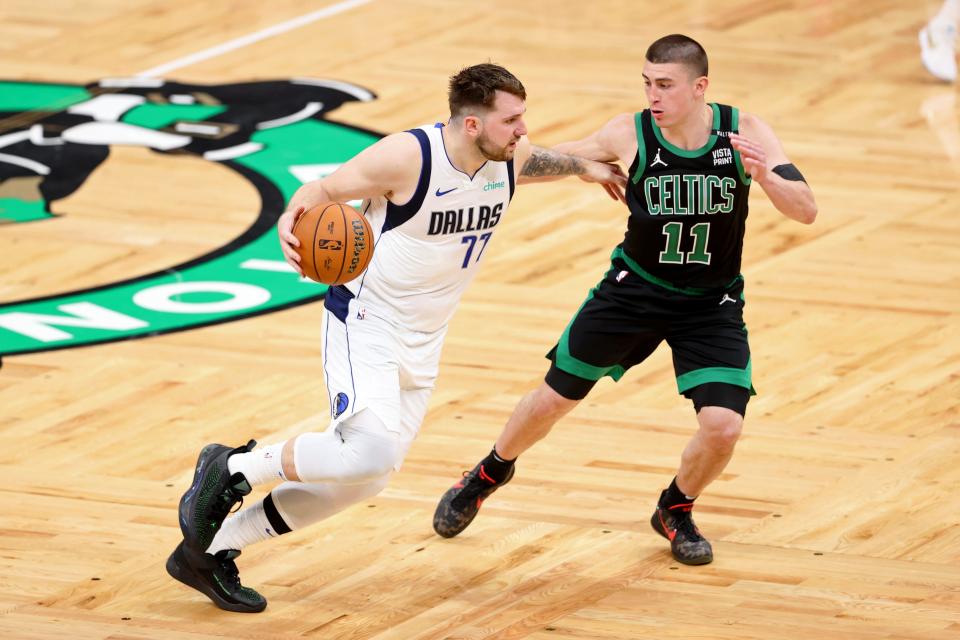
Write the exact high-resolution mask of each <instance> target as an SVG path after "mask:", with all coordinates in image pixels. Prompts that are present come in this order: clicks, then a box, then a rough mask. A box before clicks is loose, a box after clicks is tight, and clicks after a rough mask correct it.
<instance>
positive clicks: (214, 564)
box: [167, 542, 267, 613]
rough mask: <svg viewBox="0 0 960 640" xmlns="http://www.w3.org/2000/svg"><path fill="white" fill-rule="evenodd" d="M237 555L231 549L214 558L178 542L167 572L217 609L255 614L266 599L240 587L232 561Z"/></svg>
mask: <svg viewBox="0 0 960 640" xmlns="http://www.w3.org/2000/svg"><path fill="white" fill-rule="evenodd" d="M239 555H240V552H239V551H236V550H234V549H224V550H223V551H217V553H216V555H210V554H209V553H198V552H196V551H192V550H190V548H189V547H187V546H186V545H185V544H184V543H183V542H181V543H180V544H178V545H177V548H176V549H174V550H173V553H171V554H170V557H169V558H167V573H169V574H170V575H171V576H173V577H174V578H176V579H177V580H179V581H180V582H182V583H183V584H185V585H187V586H188V587H193V588H194V589H196V590H197V591H199V592H200V593H202V594H204V595H205V596H207V597H208V598H210V599H211V600H213V604H215V605H217V606H218V607H220V608H221V609H226V610H227V611H238V612H240V613H258V612H260V611H263V610H264V609H266V608H267V599H266V598H264V597H263V596H262V595H260V594H259V593H257V592H256V591H254V590H253V589H251V588H250V587H245V586H243V585H242V584H240V572H239V571H238V570H237V565H236V563H235V562H234V561H233V560H234V558H236V557H237V556H239Z"/></svg>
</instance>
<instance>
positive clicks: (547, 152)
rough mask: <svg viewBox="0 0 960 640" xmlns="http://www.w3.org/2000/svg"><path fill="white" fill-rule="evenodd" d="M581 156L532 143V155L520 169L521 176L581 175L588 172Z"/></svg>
mask: <svg viewBox="0 0 960 640" xmlns="http://www.w3.org/2000/svg"><path fill="white" fill-rule="evenodd" d="M586 171H587V170H586V168H585V167H584V166H583V162H581V160H580V158H576V157H574V156H568V155H567V154H565V153H559V152H557V151H553V150H551V149H544V148H543V147H538V146H536V145H532V146H531V148H530V157H529V158H527V161H526V162H525V163H524V165H523V168H522V169H521V170H520V175H521V176H529V177H531V178H536V177H540V176H579V175H582V174H584V173H586Z"/></svg>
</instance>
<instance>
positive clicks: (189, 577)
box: [166, 547, 267, 613]
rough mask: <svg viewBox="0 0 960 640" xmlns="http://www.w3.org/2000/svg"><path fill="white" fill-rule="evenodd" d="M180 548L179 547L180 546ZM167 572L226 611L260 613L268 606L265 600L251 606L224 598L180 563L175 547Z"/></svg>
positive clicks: (169, 559) (168, 561)
mask: <svg viewBox="0 0 960 640" xmlns="http://www.w3.org/2000/svg"><path fill="white" fill-rule="evenodd" d="M178 548H179V547H178ZM166 566H167V573H169V574H170V577H171V578H173V579H174V580H177V581H179V582H182V583H183V584H185V585H187V586H188V587H190V588H191V589H195V590H197V591H199V592H200V593H202V594H203V595H205V596H207V597H208V598H210V600H211V601H212V602H213V604H215V605H217V606H218V607H220V608H221V609H223V610H224V611H233V612H236V613H260V612H261V611H263V610H264V609H266V608H267V603H266V602H264V603H263V606H262V607H250V606H247V605H243V604H238V603H236V602H230V601H228V600H224V599H223V597H222V596H221V595H220V594H219V593H217V592H216V591H215V590H213V589H212V588H211V587H210V585H208V584H207V583H206V582H203V581H202V580H199V579H197V576H196V575H195V574H194V573H193V571H191V570H190V569H189V568H186V567H183V566H181V565H180V562H179V561H178V560H177V550H176V549H174V551H173V553H171V554H170V557H169V558H167V565H166Z"/></svg>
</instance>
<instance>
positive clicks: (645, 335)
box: [547, 247, 755, 415]
mask: <svg viewBox="0 0 960 640" xmlns="http://www.w3.org/2000/svg"><path fill="white" fill-rule="evenodd" d="M628 260H629V259H628V258H627V257H626V256H625V255H624V254H623V251H622V249H620V248H619V247H618V248H617V249H616V250H615V251H614V252H613V255H612V256H611V266H610V270H609V271H607V273H606V275H605V276H604V278H603V280H601V281H600V283H599V284H598V285H597V286H596V287H594V288H593V289H591V290H590V293H589V295H588V296H587V299H586V300H585V301H584V303H583V304H582V305H581V307H580V309H579V310H578V311H577V313H576V314H575V315H574V317H573V319H572V320H571V321H570V323H569V324H568V325H567V328H566V329H565V330H564V332H563V335H561V336H560V340H559V341H558V342H557V344H556V346H555V347H554V348H553V349H552V350H551V351H550V353H548V354H547V357H548V358H550V359H551V360H552V361H553V365H552V366H551V368H550V371H549V373H548V374H547V384H549V385H550V386H551V387H552V388H553V389H554V390H555V391H556V392H557V393H559V394H560V395H562V396H564V397H567V398H571V399H581V398H583V397H585V396H586V395H587V393H588V392H589V391H590V389H591V388H592V387H593V385H594V384H596V382H597V381H598V380H600V378H602V377H604V376H610V377H611V378H613V379H614V380H619V379H620V378H621V377H622V376H623V374H624V373H625V372H626V371H627V369H629V368H630V367H632V366H634V365H636V364H639V363H641V362H643V361H644V360H646V359H647V358H648V357H649V356H650V355H651V354H652V353H653V352H654V350H655V349H656V348H657V346H659V345H660V343H661V342H663V341H666V342H667V345H668V346H669V347H670V349H671V351H672V353H673V367H674V372H675V374H676V378H677V390H678V392H679V393H681V394H682V395H684V396H687V397H688V398H691V399H693V400H694V402H695V404H696V403H697V400H698V398H697V397H696V396H697V393H698V389H701V390H702V389H703V388H704V385H709V386H710V387H712V388H713V389H714V390H716V389H720V392H719V394H718V392H717V391H714V392H713V393H712V394H711V397H712V398H717V397H719V398H722V399H721V400H720V401H719V402H717V403H716V404H721V405H724V406H729V407H730V408H731V409H734V410H738V412H739V413H740V414H741V415H742V414H743V413H744V411H745V408H746V400H747V399H748V398H749V396H750V395H753V394H754V393H755V392H754V390H753V384H752V379H751V366H750V345H749V343H748V342H747V328H746V325H745V324H744V322H743V307H744V304H745V301H744V298H743V278H742V277H739V276H738V277H737V278H735V279H734V280H733V281H732V282H730V283H729V284H728V285H727V286H725V287H721V288H718V289H715V290H689V289H686V290H685V289H680V288H677V287H673V286H671V285H670V284H669V283H667V282H664V281H662V280H658V279H657V278H655V277H653V276H651V275H650V274H646V273H644V274H643V275H641V273H638V270H637V269H636V267H637V265H635V264H634V265H632V266H631V265H630V264H628ZM632 267H633V268H632ZM724 389H726V391H724ZM700 404H703V402H701V403H700ZM708 404H714V403H713V402H708ZM741 404H742V405H743V406H742V408H740V407H739V405H741ZM698 408H699V407H698Z"/></svg>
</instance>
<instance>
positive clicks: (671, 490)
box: [660, 478, 696, 509]
mask: <svg viewBox="0 0 960 640" xmlns="http://www.w3.org/2000/svg"><path fill="white" fill-rule="evenodd" d="M694 500H696V497H693V498H688V497H687V496H686V495H684V493H683V491H680V488H679V487H677V479H676V478H674V479H673V481H672V482H671V483H670V486H669V487H667V488H666V490H665V491H664V492H663V493H661V494H660V506H661V507H664V508H666V509H669V508H670V507H673V506H676V505H678V504H692V503H693V501H694Z"/></svg>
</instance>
